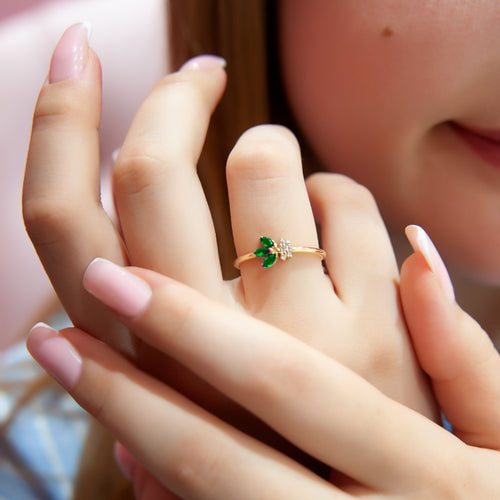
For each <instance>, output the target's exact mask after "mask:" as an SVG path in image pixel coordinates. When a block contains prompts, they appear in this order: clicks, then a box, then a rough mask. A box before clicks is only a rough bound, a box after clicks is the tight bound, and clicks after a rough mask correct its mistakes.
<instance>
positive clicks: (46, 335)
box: [27, 323, 82, 390]
mask: <svg viewBox="0 0 500 500" xmlns="http://www.w3.org/2000/svg"><path fill="white" fill-rule="evenodd" d="M27 347H28V350H29V352H30V353H31V355H32V356H33V358H34V359H35V360H36V361H37V362H38V363H39V364H40V365H41V366H42V368H44V369H45V371H46V372H47V373H48V374H49V375H51V376H52V377H54V378H55V379H56V380H57V381H58V382H59V383H60V384H61V385H62V386H63V387H64V388H65V389H68V390H70V389H71V388H72V387H73V386H74V385H75V384H76V382H77V381H78V379H79V378H80V374H81V371H82V359H81V357H80V355H79V354H78V353H77V352H76V350H75V349H74V347H73V346H72V345H71V344H70V342H68V340H66V339H65V338H64V337H63V336H61V335H59V333H58V332H57V331H56V330H54V329H53V328H51V327H50V326H48V325H46V324H44V323H37V324H36V325H35V326H34V327H33V328H32V329H31V331H30V333H29V336H28V340H27Z"/></svg>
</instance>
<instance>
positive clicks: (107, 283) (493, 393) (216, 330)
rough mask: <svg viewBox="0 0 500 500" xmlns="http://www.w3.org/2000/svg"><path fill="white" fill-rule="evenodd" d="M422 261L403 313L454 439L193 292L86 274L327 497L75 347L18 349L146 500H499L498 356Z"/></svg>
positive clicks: (87, 340) (38, 340)
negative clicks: (323, 467) (98, 431)
mask: <svg viewBox="0 0 500 500" xmlns="http://www.w3.org/2000/svg"><path fill="white" fill-rule="evenodd" d="M417 250H418V251H417V252H416V253H415V254H414V255H413V256H412V257H411V258H410V259H409V260H408V261H407V262H406V264H405V267H404V269H403V274H402V296H403V303H404V307H405V311H406V312H407V315H408V320H409V324H410V330H411V333H412V338H413V341H414V342H415V345H416V349H417V352H418V356H419V361H420V363H421V364H422V366H423V367H424V368H425V369H426V371H427V373H428V375H429V377H430V378H431V380H432V384H433V387H434V390H435V391H436V395H437V397H438V401H439V403H440V404H441V406H442V408H443V410H444V411H445V412H446V414H447V416H448V418H449V420H450V422H451V423H452V425H453V427H454V432H455V435H453V434H452V433H450V432H448V431H446V430H444V429H443V428H441V427H440V426H439V425H437V424H435V423H434V422H432V421H430V420H429V419H427V418H425V417H423V416H422V415H420V414H418V413H417V412H414V411H412V410H410V409H408V408H407V407H405V406H403V405H401V404H399V403H397V402H395V401H393V400H391V399H390V398H388V397H387V396H385V395H383V394H382V393H381V392H380V391H378V390H377V389H376V388H375V387H373V385H371V384H369V383H368V382H367V381H366V380H364V379H362V378H361V377H359V375H357V374H355V373H354V372H353V371H351V370H349V369H348V368H346V367H344V366H342V365H341V364H340V363H338V362H336V361H335V360H332V359H331V358H330V357H328V356H325V355H324V354H323V353H321V352H318V351H317V350H316V349H314V348H311V347H310V346H308V345H306V344H305V343H304V342H301V341H299V340H297V339H295V338H293V337H292V336H291V335H289V334H288V333H286V332H284V331H282V330H279V329H277V328H275V327H273V326H271V325H269V324H267V323H265V322H262V321H258V320H256V319H255V318H252V317H250V316H249V315H248V314H243V313H242V312H240V311H235V310H234V309H232V308H230V307H227V306H225V305H222V304H220V303H218V302H216V301H213V300H211V299H209V298H207V297H206V296H204V295H203V294H200V293H199V292H197V291H195V290H193V289H192V288H189V287H187V286H185V285H182V284H180V283H178V282H175V281H173V280H171V279H169V278H166V277H164V276H161V275H158V274H157V273H153V272H151V271H146V270H143V269H137V268H135V269H122V268H118V267H116V266H114V265H110V264H109V263H108V264H107V265H106V267H105V268H103V267H102V265H101V263H94V264H92V265H91V266H90V267H89V270H88V271H87V272H86V274H85V277H84V280H85V285H86V287H87V288H88V289H89V290H91V291H92V293H93V294H94V295H95V296H96V297H97V298H99V300H102V301H103V302H104V303H105V304H107V305H108V306H109V307H111V308H112V310H114V311H115V314H116V315H117V317H118V318H120V319H121V321H123V322H124V323H125V324H127V325H128V326H129V327H130V328H131V329H133V331H134V332H136V334H137V335H138V336H139V337H140V338H141V339H142V340H143V341H144V342H146V343H149V344H151V345H154V346H155V347H156V348H157V349H158V350H160V351H161V352H163V353H165V354H167V355H170V356H173V357H174V358H176V359H177V360H178V361H179V362H180V363H182V364H183V365H185V366H187V367H189V368H190V369H191V370H193V371H194V372H195V373H196V374H197V375H198V376H199V377H200V378H202V379H204V380H206V381H207V382H208V383H209V384H211V385H212V386H213V387H215V388H216V389H218V390H219V391H220V392H221V393H223V394H225V395H226V396H227V397H228V398H230V399H232V400H234V401H235V402H237V403H238V404H239V405H241V406H242V407H244V408H246V410H247V411H249V412H250V413H252V414H254V415H255V416H256V417H258V418H259V419H262V420H263V421H264V422H266V423H267V424H268V425H269V426H270V427H272V428H273V429H275V430H276V431H277V432H278V433H279V434H281V435H282V436H284V437H285V438H286V439H288V440H290V441H291V442H292V443H294V444H295V445H296V446H297V447H298V448H300V449H302V450H303V451H305V452H307V453H309V454H310V455H312V456H313V457H315V458H317V459H318V460H320V461H322V462H323V463H325V464H327V465H328V466H330V467H331V468H332V474H331V476H330V480H329V481H327V480H325V479H322V478H320V477H318V476H317V475H315V474H312V473H311V471H309V470H307V469H306V468H304V467H302V466H301V465H300V464H299V463H297V462H296V461H294V460H293V459H291V458H289V457H286V456H284V455H283V454H281V453H279V452H278V451H276V450H275V449H272V448H270V447H268V446H266V445H265V444H263V443H262V442H260V441H256V440H254V439H252V438H251V437H250V436H248V435H247V434H246V433H244V432H241V431H239V430H237V429H236V428H234V427H233V426H231V425H229V424H228V423H227V422H224V421H223V420H221V419H219V418H217V416H215V415H213V414H210V413H209V412H206V411H205V410H203V409H201V408H200V407H198V406H197V405H195V404H194V403H193V402H192V401H190V400H189V399H187V398H185V397H184V396H182V395H180V394H178V393H176V392H175V391H173V390H172V389H171V388H170V387H168V386H167V385H166V384H163V383H161V382H160V381H158V380H157V379H155V378H153V377H151V376H149V375H147V374H145V373H144V372H143V371H141V370H139V369H137V367H135V366H133V365H132V364H131V363H130V362H128V361H127V360H125V359H124V358H123V357H122V356H120V355H119V354H117V353H116V352H114V351H113V350H112V349H110V348H108V347H106V346H103V345H99V342H97V341H96V340H95V339H93V338H92V337H90V336H89V335H87V334H85V333H84V332H82V331H79V330H76V329H70V330H67V331H63V332H61V333H57V332H55V331H51V330H50V329H47V328H46V327H40V326H39V327H37V328H35V329H34V330H33V332H32V334H31V336H30V338H29V340H28V346H29V348H30V350H31V352H32V353H33V355H34V356H35V358H36V359H37V360H39V361H40V362H41V364H42V365H43V366H44V367H45V368H46V369H47V370H48V371H49V373H51V374H52V375H54V376H56V377H57V378H58V380H59V381H60V382H61V383H62V384H63V386H64V387H65V388H66V389H67V390H68V391H69V392H70V394H72V395H73V396H74V397H75V398H76V400H77V401H78V402H79V403H80V404H81V405H82V406H83V407H84V408H85V409H87V410H88V411H90V412H91V413H92V414H93V415H95V416H96V417H97V418H98V419H99V420H100V421H101V422H102V423H103V424H104V425H105V426H107V427H108V428H109V429H110V430H111V431H112V433H113V434H114V435H115V436H116V437H117V439H119V441H120V442H121V443H122V444H123V445H124V446H125V449H124V448H123V447H122V446H121V445H120V446H118V449H117V455H118V458H119V461H120V463H121V464H122V465H123V466H124V469H125V471H126V472H127V473H128V474H129V475H130V477H131V479H132V480H133V482H134V486H135V489H136V494H137V497H138V498H140V499H141V500H159V499H162V500H166V499H173V498H185V499H199V500H208V499H221V498H224V499H225V498H237V499H241V500H244V499H254V498H265V499H267V498H269V499H276V498H286V499H294V498H297V499H301V500H302V499H305V498H307V499H309V498H314V499H323V498H324V499H346V500H347V499H349V498H367V499H368V498H370V499H375V498H377V499H379V500H382V499H386V500H389V499H394V498H399V499H407V500H417V499H441V498H464V499H470V498H479V499H493V498H499V495H500V478H499V475H498V469H499V467H500V451H499V450H500V431H499V426H498V422H499V419H500V400H499V398H498V394H499V393H500V356H499V355H498V353H497V352H496V350H495V348H494V347H493V345H492V344H491V342H490V341H489V339H488V337H487V335H486V333H485V332H484V331H482V330H481V328H480V327H479V325H478V324H477V323H475V322H474V321H473V320H472V319H471V318H470V317H469V316H468V315H466V314H465V313H464V312H463V311H462V310H461V309H460V308H459V307H458V306H457V304H456V303H454V302H453V301H450V300H449V298H450V297H449V295H446V293H445V290H444V289H443V288H442V287H441V283H440V280H439V279H438V277H437V275H438V272H437V271H438V269H437V267H436V266H434V265H433V263H432V261H429V260H427V261H426V259H425V258H424V255H426V256H429V252H426V248H425V244H424V246H421V247H420V248H418V247H417ZM421 250H423V251H421ZM429 263H430V264H431V265H429ZM125 283H127V285H128V286H127V287H126V291H124V292H123V295H122V297H121V300H120V301H117V300H116V296H115V291H116V289H117V286H120V285H123V284H125ZM126 450H129V451H130V452H131V453H132V454H133V455H130V454H129V453H128V452H127V451H126ZM134 457H135V458H134ZM339 472H340V474H339Z"/></svg>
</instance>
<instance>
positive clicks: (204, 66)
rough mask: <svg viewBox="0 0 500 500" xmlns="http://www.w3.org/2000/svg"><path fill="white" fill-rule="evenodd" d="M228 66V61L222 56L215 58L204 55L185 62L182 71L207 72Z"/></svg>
mask: <svg viewBox="0 0 500 500" xmlns="http://www.w3.org/2000/svg"><path fill="white" fill-rule="evenodd" d="M226 65H227V63H226V60H225V59H224V58H223V57H220V56H213V55H210V54H203V55H201V56H196V57H193V58H192V59H189V61H187V62H185V63H184V64H183V65H182V66H181V69H180V71H183V70H186V69H187V70H202V71H203V70H205V71H210V70H213V69H219V68H225V67H226Z"/></svg>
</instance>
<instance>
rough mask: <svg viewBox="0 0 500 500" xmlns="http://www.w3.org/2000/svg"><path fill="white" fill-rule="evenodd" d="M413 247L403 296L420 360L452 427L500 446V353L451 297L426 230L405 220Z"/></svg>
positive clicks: (474, 440)
mask: <svg viewBox="0 0 500 500" xmlns="http://www.w3.org/2000/svg"><path fill="white" fill-rule="evenodd" d="M406 234H407V236H408V239H409V240H410V243H411V244H412V246H413V248H414V250H415V253H414V254H412V255H411V256H410V257H409V258H408V259H407V260H406V261H405V263H404V264H403V267H402V269H401V298H402V302H403V309H404V312H405V316H406V320H407V323H408V329H409V331H410V334H411V337H412V340H413V344H414V347H415V351H416V354H417V357H418V360H419V362H420V365H421V366H422V368H423V369H424V370H425V372H426V373H427V374H428V375H429V377H430V378H431V382H432V385H433V389H434V392H435V395H436V398H437V400H438V402H439V404H440V406H441V409H442V410H443V412H444V414H445V415H446V417H447V418H448V420H449V421H450V422H451V424H452V426H453V431H454V433H455V434H456V435H457V436H458V437H459V438H461V439H462V440H463V441H465V442H466V443H468V444H470V445H473V446H480V447H485V448H493V449H500V428H499V425H498V422H499V421H500V398H499V397H498V395H499V394H500V356H499V355H498V353H497V351H496V349H495V347H494V346H493V344H492V342H491V340H490V339H489V337H488V335H487V334H486V332H485V331H484V330H483V329H482V328H481V327H480V326H479V324H478V323H477V322H476V321H475V320H474V319H473V318H471V317H470V316H469V315H468V314H467V313H465V312H464V311H463V310H462V309H461V308H460V307H459V306H458V304H457V303H456V302H455V299H454V295H453V288H452V286H451V281H450V279H449V276H448V273H447V271H446V268H445V266H444V263H443V261H442V260H441V258H440V256H439V254H438V252H437V250H436V248H435V247H434V245H433V244H432V242H431V240H430V239H429V237H428V236H427V234H426V233H425V231H424V230H423V229H422V228H420V227H418V226H409V227H408V228H407V230H406Z"/></svg>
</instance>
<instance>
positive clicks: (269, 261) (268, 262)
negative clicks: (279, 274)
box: [262, 253, 278, 267]
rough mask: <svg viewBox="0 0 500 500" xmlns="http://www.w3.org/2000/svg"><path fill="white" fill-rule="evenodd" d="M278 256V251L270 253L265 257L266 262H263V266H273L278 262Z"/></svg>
mask: <svg viewBox="0 0 500 500" xmlns="http://www.w3.org/2000/svg"><path fill="white" fill-rule="evenodd" d="M277 258H278V254H277V253H271V254H269V255H268V256H267V257H266V258H265V259H264V262H262V267H271V266H272V265H273V264H274V263H275V262H276V259H277Z"/></svg>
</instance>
